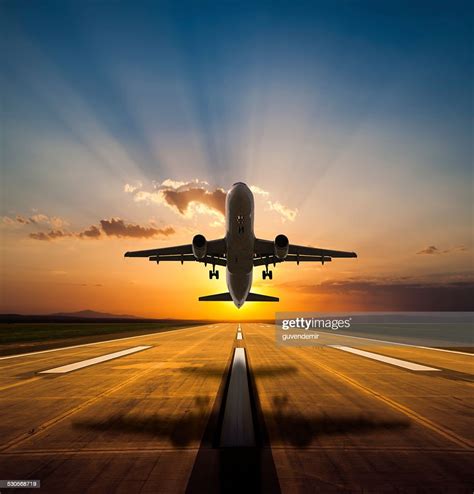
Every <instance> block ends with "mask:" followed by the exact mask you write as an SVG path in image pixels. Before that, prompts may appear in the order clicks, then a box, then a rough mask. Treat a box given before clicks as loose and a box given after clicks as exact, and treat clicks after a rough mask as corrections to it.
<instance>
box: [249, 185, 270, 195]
mask: <svg viewBox="0 0 474 494" xmlns="http://www.w3.org/2000/svg"><path fill="white" fill-rule="evenodd" d="M250 190H251V191H252V192H253V193H254V194H255V195H256V196H264V197H268V196H269V195H270V192H267V191H266V190H263V189H261V188H260V187H258V186H256V185H251V186H250Z"/></svg>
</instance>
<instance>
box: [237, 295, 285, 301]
mask: <svg viewBox="0 0 474 494" xmlns="http://www.w3.org/2000/svg"><path fill="white" fill-rule="evenodd" d="M245 301H246V302H279V301H280V299H279V298H278V297H270V295H260V294H259V293H249V294H248V295H247V299H246V300H245Z"/></svg>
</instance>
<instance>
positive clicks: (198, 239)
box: [192, 234, 207, 259]
mask: <svg viewBox="0 0 474 494" xmlns="http://www.w3.org/2000/svg"><path fill="white" fill-rule="evenodd" d="M192 245H193V254H194V257H195V258H196V259H204V258H205V257H206V254H207V240H206V237H205V236H204V235H200V234H198V235H194V238H193V244H192Z"/></svg>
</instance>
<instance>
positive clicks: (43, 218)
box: [3, 213, 68, 229]
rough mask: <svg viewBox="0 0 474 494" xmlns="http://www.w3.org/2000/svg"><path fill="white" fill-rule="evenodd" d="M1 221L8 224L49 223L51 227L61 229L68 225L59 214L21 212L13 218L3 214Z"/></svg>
mask: <svg viewBox="0 0 474 494" xmlns="http://www.w3.org/2000/svg"><path fill="white" fill-rule="evenodd" d="M3 223H4V224H5V225H8V226H15V225H20V226H23V225H49V226H51V227H52V228H53V229H61V228H63V227H64V226H66V225H68V222H67V221H66V220H65V219H64V218H60V217H59V216H48V215H46V214H43V213H35V214H33V215H31V216H28V217H27V216H24V215H21V214H17V215H16V216H15V217H14V218H12V217H10V216H4V217H3Z"/></svg>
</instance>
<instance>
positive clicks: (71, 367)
mask: <svg viewBox="0 0 474 494" xmlns="http://www.w3.org/2000/svg"><path fill="white" fill-rule="evenodd" d="M148 348H152V347H151V345H141V346H135V347H133V348H127V349H126V350H121V351H120V352H114V353H108V354H107V355H101V356H100V357H94V358H90V359H87V360H82V361H81V362H75V363H74V364H68V365H62V366H61V367H55V368H54V369H48V370H45V371H41V372H38V374H66V373H68V372H72V371H75V370H78V369H83V368H84V367H89V366H91V365H95V364H100V363H101V362H107V361H108V360H113V359H117V358H120V357H125V356H126V355H131V354H132V353H136V352H141V351H143V350H147V349H148Z"/></svg>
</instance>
